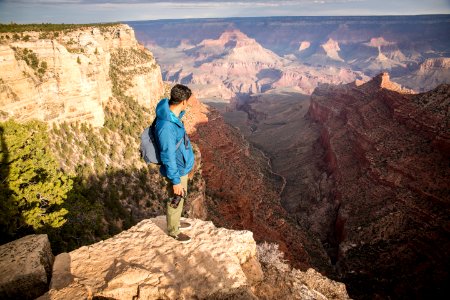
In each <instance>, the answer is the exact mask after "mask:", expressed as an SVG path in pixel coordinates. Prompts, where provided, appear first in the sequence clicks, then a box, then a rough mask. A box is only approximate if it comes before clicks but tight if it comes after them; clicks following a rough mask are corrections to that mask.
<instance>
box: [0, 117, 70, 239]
mask: <svg viewBox="0 0 450 300" xmlns="http://www.w3.org/2000/svg"><path fill="white" fill-rule="evenodd" d="M0 128H1V130H0V134H1V146H2V148H1V152H0V162H1V172H0V176H1V178H0V181H1V182H2V186H1V188H2V192H1V193H0V197H1V199H0V201H1V206H2V207H1V209H2V213H1V214H2V216H1V217H2V219H1V220H0V222H1V225H2V231H6V233H8V234H9V235H14V233H16V232H17V230H18V229H20V228H23V227H25V228H26V227H29V228H33V229H34V230H35V231H36V230H39V229H42V228H44V227H46V226H49V227H60V226H62V225H63V224H64V222H65V218H64V216H65V215H66V214H67V210H66V209H64V208H61V204H63V202H64V199H65V198H66V197H67V193H68V192H69V191H70V190H71V188H72V180H71V179H70V178H68V177H67V176H66V175H64V174H63V173H62V172H61V171H60V170H59V166H58V164H57V162H56V160H55V159H54V158H53V156H52V155H51V153H50V150H49V148H48V143H49V140H48V137H47V125H46V124H45V123H43V122H39V121H30V122H27V123H25V124H19V123H16V122H15V121H12V120H10V121H7V122H5V123H0Z"/></svg>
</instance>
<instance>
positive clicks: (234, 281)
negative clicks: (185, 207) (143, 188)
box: [39, 216, 262, 300]
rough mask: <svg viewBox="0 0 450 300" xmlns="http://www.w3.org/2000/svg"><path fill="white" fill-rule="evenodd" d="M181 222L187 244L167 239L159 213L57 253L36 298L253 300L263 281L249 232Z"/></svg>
mask: <svg viewBox="0 0 450 300" xmlns="http://www.w3.org/2000/svg"><path fill="white" fill-rule="evenodd" d="M186 221H188V222H189V223H191V224H192V228H191V229H190V230H188V231H187V232H186V234H188V235H189V236H191V237H192V241H191V242H190V243H188V244H182V243H180V242H178V241H176V240H174V239H173V238H171V237H169V236H168V235H167V229H166V220H165V216H160V217H157V218H153V219H148V220H143V221H141V222H140V223H138V224H137V225H135V226H134V227H132V228H130V229H129V230H127V231H123V232H122V233H120V234H118V235H116V236H114V237H112V238H110V239H108V240H105V241H101V242H99V243H96V244H93V245H90V246H85V247H81V248H79V249H76V250H74V251H72V252H70V253H63V254H60V255H58V256H56V259H55V264H54V268H53V277H52V282H51V285H50V291H49V292H48V293H46V294H45V295H43V296H42V297H41V298H39V299H41V300H44V299H82V298H92V297H93V298H104V299H106V298H108V299H198V298H200V299H204V298H210V297H211V296H213V297H214V296H217V295H221V296H223V295H226V294H230V295H235V294H236V293H238V292H239V293H245V294H246V297H247V298H248V299H252V293H251V291H250V290H249V286H250V285H251V284H252V283H253V282H255V281H257V280H261V279H262V278H261V277H262V272H261V267H260V265H259V262H258V260H257V259H256V243H255V241H254V239H253V234H252V232H250V231H234V230H228V229H225V228H216V227H215V226H214V225H213V223H212V222H206V221H201V220H198V219H188V220H186Z"/></svg>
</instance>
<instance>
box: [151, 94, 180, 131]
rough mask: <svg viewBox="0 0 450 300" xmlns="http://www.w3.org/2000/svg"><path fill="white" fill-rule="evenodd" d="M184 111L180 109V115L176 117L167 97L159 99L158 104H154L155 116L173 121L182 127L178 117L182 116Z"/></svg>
mask: <svg viewBox="0 0 450 300" xmlns="http://www.w3.org/2000/svg"><path fill="white" fill-rule="evenodd" d="M184 113H185V111H182V112H181V113H180V116H179V117H178V118H177V117H176V116H175V114H174V113H173V112H172V111H171V110H170V108H169V99H167V98H164V99H162V100H161V101H159V103H158V105H157V106H156V117H157V118H158V119H160V120H166V121H169V122H172V123H175V124H177V125H178V126H180V127H183V124H182V123H181V120H180V119H181V118H182V117H183V116H184Z"/></svg>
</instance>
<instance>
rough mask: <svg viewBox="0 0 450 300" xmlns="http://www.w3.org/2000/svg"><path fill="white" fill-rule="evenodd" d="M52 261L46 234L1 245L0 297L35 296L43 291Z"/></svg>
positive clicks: (45, 288) (46, 285)
mask: <svg viewBox="0 0 450 300" xmlns="http://www.w3.org/2000/svg"><path fill="white" fill-rule="evenodd" d="M53 260H54V257H53V254H52V250H51V247H50V242H49V240H48V237H47V235H46V234H38V235H36V234H34V235H28V236H25V237H23V238H21V239H18V240H15V241H12V242H10V243H7V244H5V245H2V246H0V299H34V298H36V297H38V296H39V295H42V294H43V293H45V292H46V291H47V290H48V285H49V279H50V275H51V270H52V266H53Z"/></svg>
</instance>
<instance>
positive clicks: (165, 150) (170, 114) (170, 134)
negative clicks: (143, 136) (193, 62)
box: [155, 84, 194, 243]
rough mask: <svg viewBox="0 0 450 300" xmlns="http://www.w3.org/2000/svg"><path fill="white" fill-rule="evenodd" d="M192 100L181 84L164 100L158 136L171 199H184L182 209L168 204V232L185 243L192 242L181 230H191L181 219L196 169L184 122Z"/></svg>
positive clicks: (158, 109) (159, 111)
mask: <svg viewBox="0 0 450 300" xmlns="http://www.w3.org/2000/svg"><path fill="white" fill-rule="evenodd" d="M191 97H192V99H193V97H194V96H193V95H192V92H191V90H190V89H189V88H188V87H187V86H184V85H181V84H177V85H175V86H174V87H173V88H172V89H171V91H170V100H169V99H162V100H161V101H160V102H159V103H158V105H157V106H156V118H157V120H156V124H155V136H156V140H157V142H158V146H159V150H160V157H161V162H162V164H161V168H160V172H161V174H162V175H163V176H164V177H166V181H167V188H168V193H169V196H170V198H171V199H173V198H174V197H175V196H176V195H179V196H181V197H182V199H181V201H180V202H179V204H178V206H176V205H171V203H170V200H169V201H168V203H167V214H166V218H167V230H168V233H169V235H170V236H171V237H173V238H174V239H176V240H178V241H180V242H182V243H187V242H190V240H191V238H190V237H189V236H187V235H186V234H184V233H181V232H180V229H183V228H185V229H187V228H189V227H190V224H189V223H184V222H182V223H181V226H180V218H181V212H182V210H183V205H184V199H185V198H186V195H187V182H188V174H189V172H190V171H191V170H192V168H193V166H194V152H193V150H192V145H191V142H190V141H189V137H188V136H187V134H186V130H185V128H184V124H183V123H182V122H181V118H182V117H183V115H184V114H185V110H186V108H187V107H188V104H189V99H191Z"/></svg>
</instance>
